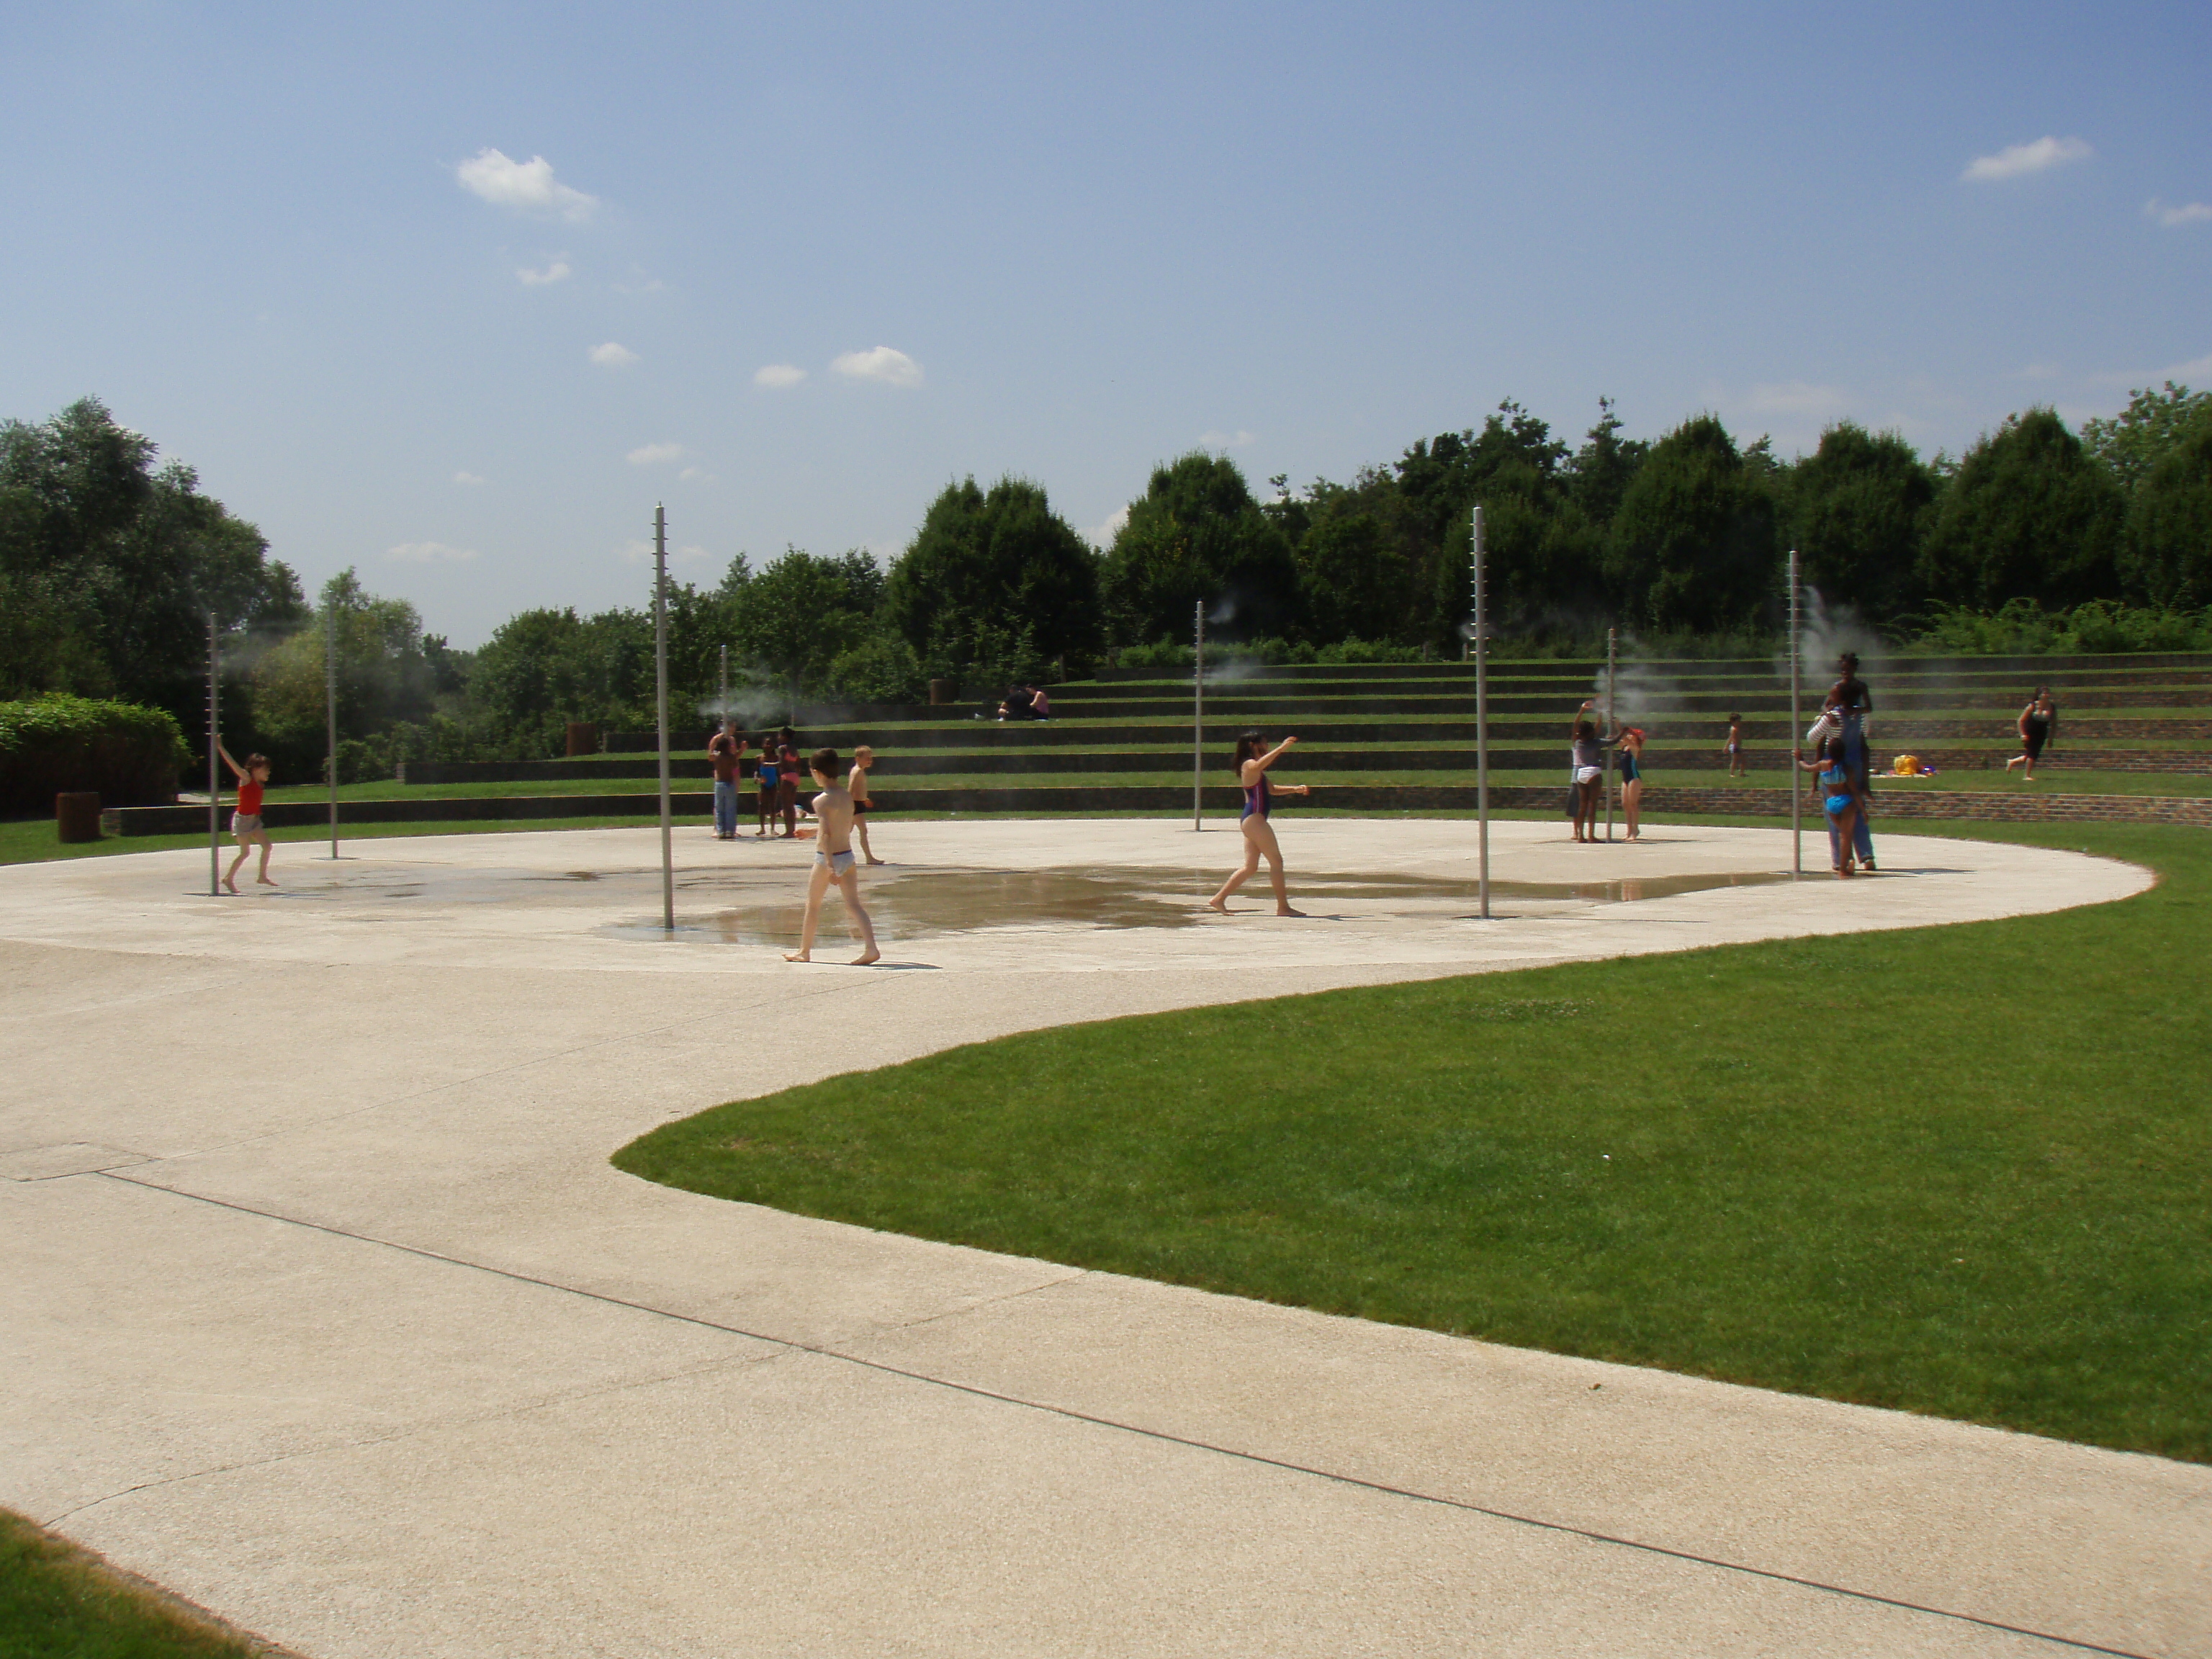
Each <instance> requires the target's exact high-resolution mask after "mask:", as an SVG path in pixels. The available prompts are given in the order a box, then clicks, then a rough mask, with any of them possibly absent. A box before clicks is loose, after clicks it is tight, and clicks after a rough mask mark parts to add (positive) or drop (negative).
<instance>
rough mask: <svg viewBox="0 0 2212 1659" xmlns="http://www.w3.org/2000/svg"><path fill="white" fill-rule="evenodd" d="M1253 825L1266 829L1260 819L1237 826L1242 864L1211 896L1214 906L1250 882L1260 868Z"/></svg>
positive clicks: (1253, 819) (1258, 848) (1253, 818)
mask: <svg viewBox="0 0 2212 1659" xmlns="http://www.w3.org/2000/svg"><path fill="white" fill-rule="evenodd" d="M1255 823H1256V824H1258V825H1259V826H1260V827H1261V829H1266V828H1267V819H1265V818H1261V817H1249V818H1246V819H1245V820H1244V821H1243V823H1241V824H1239V825H1238V826H1237V827H1238V828H1239V829H1242V830H1243V832H1244V862H1243V863H1242V864H1240V865H1238V866H1237V868H1236V869H1235V870H1233V871H1231V872H1230V876H1229V879H1228V880H1226V881H1225V882H1223V883H1222V884H1221V890H1220V891H1219V892H1218V893H1216V894H1215V895H1214V896H1213V902H1215V903H1216V904H1218V903H1220V902H1221V901H1222V900H1224V899H1225V898H1227V897H1228V896H1230V895H1231V893H1233V892H1235V891H1236V890H1237V889H1238V888H1240V887H1242V886H1243V884H1245V883H1246V882H1248V881H1249V880H1251V879H1252V876H1253V872H1255V871H1256V870H1258V869H1259V867H1260V843H1259V842H1257V841H1255V840H1254V839H1253V836H1252V826H1253V825H1254V824H1255Z"/></svg>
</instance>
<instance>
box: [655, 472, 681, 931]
mask: <svg viewBox="0 0 2212 1659" xmlns="http://www.w3.org/2000/svg"><path fill="white" fill-rule="evenodd" d="M653 699H654V702H655V703H656V705H657V706H658V708H659V714H660V925H661V927H664V928H665V929H666V930H667V931H668V932H669V933H674V932H675V931H676V844H675V838H674V832H673V831H672V829H671V828H670V824H669V813H668V513H667V511H666V509H665V508H664V507H659V506H658V505H656V506H655V507H653Z"/></svg>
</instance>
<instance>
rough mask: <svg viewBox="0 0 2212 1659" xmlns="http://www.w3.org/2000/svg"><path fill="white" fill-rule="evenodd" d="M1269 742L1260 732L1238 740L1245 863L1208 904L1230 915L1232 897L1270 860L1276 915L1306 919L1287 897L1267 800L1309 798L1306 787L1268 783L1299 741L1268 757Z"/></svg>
mask: <svg viewBox="0 0 2212 1659" xmlns="http://www.w3.org/2000/svg"><path fill="white" fill-rule="evenodd" d="M1297 741H1298V740H1297V738H1284V739H1283V740H1282V741H1281V742H1280V743H1279V744H1276V745H1275V746H1274V747H1273V749H1269V750H1267V752H1266V753H1265V754H1262V753H1261V752H1260V751H1261V749H1263V748H1265V747H1266V744H1267V739H1266V738H1263V737H1261V735H1260V734H1259V733H1258V732H1246V733H1245V734H1244V735H1243V737H1241V738H1237V782H1238V783H1240V784H1242V785H1243V787H1244V816H1243V819H1242V821H1241V822H1240V823H1239V824H1238V826H1237V827H1238V828H1239V829H1243V832H1244V862H1243V864H1242V865H1241V866H1238V867H1237V870H1236V871H1235V872H1233V873H1232V874H1231V876H1230V878H1229V879H1228V880H1226V881H1225V882H1223V883H1222V884H1221V890H1220V891H1219V892H1218V893H1216V894H1215V895H1214V896H1212V898H1210V899H1208V900H1207V901H1206V908H1207V909H1209V910H1218V911H1220V912H1221V914H1222V915H1228V914H1229V896H1230V895H1231V893H1233V892H1235V891H1236V890H1237V889H1238V888H1240V887H1242V886H1243V884H1245V883H1246V882H1248V881H1249V880H1250V879H1251V878H1253V876H1254V875H1255V874H1256V873H1258V871H1259V868H1260V860H1261V858H1263V857H1264V858H1265V859H1266V860H1267V875H1268V878H1269V879H1270V880H1272V881H1273V883H1274V885H1275V914H1276V915H1279V916H1297V915H1304V914H1305V913H1304V911H1303V910H1293V909H1291V901H1290V896H1289V895H1288V893H1287V892H1286V891H1285V889H1284V885H1283V849H1282V848H1280V847H1279V846H1278V845H1277V844H1276V842H1275V826H1274V825H1273V824H1272V823H1268V822H1267V808H1268V798H1269V797H1270V796H1271V795H1272V794H1273V793H1274V792H1275V791H1276V789H1277V788H1278V787H1279V788H1280V790H1281V792H1282V793H1284V794H1285V795H1304V794H1310V793H1312V791H1310V789H1308V788H1307V787H1306V786H1305V785H1304V784H1303V783H1285V784H1282V785H1279V786H1278V785H1274V784H1271V783H1269V782H1268V781H1267V769H1268V768H1269V767H1271V766H1273V764H1274V763H1276V762H1277V761H1279V760H1280V759H1281V758H1282V757H1283V756H1284V754H1285V752H1286V751H1287V750H1291V749H1292V748H1294V747H1296V746H1297Z"/></svg>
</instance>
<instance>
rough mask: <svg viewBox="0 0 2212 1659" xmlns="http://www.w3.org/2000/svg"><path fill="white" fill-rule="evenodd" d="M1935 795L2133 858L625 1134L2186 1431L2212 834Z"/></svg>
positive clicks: (1034, 1235)
mask: <svg viewBox="0 0 2212 1659" xmlns="http://www.w3.org/2000/svg"><path fill="white" fill-rule="evenodd" d="M1916 827H1917V828H1926V829H1934V828H1935V827H1936V826H1916ZM1942 832H1943V833H1950V834H1960V835H1966V836H1983V837H1986V838H1989V839H1996V840H2013V841H2026V842H2044V843H2046V844H2056V845H2063V846H2066V847H2069V848H2084V849H2087V850H2093V851H2095V852H2097V853H2100V854H2106V855H2109V856H2114V857H2120V858H2126V859H2130V860H2139V861H2141V862H2143V863H2146V864H2149V865H2151V866H2154V867H2155V868H2156V869H2157V870H2158V871H2159V872H2160V876H2161V880H2160V884H2159V885H2158V886H2157V887H2156V888H2154V890H2151V891H2149V892H2148V893H2146V894H2143V895H2142V896H2137V897H2136V898H2134V899H2130V900H2128V901H2126V902H2122V903H2119V904H2114V905H2106V906H2100V907H2095V908H2087V909H2082V910H2075V911H2069V912H2062V913H2058V914H2055V915H2043V916H2031V917H2021V918H2017V919H2013V920H2008V921H1993V922H1982V923H1975V924H1971V925H1965V926H1957V927H1936V928H1924V929H1911V930H1905V931H1899V932H1894V933H1881V934H1869V935H1860V936H1854V937H1845V938H1837V939H1818V940H1809V941H1808V940H1794V941H1785V942H1776V943H1772V944H1765V945H1743V946H1731V947H1727V948H1723V949H1717V950H1709V951H1696V952H1691V953H1686V954H1683V955H1679V956H1666V957H1640V958H1633V959H1626V960H1621V961H1615V962H1607V963H1586V964H1576V965H1571V966H1564V967H1557V968H1547V969H1534V970H1529V971H1524V972H1521V973H1514V974H1497V975H1476V976H1473V977H1468V978H1462V979H1454V980H1446V981H1430V982H1426V983H1420V984H1413V985H1401V986H1391V987H1377V988H1372V989H1359V990H1348V991H1338V992H1330V993H1327V994H1321V995H1316V996H1305V997H1297V998H1290V999H1282V1000H1266V1001H1257V1002H1248V1003H1241V1004H1237V1005H1233V1006H1226V1007H1215V1008H1205V1009H1197V1010H1193V1011H1190V1012H1182V1013H1171V1014H1162V1015H1156V1016H1149V1017H1145V1018H1133V1019H1123V1020H1115V1021H1109V1022H1105V1023H1103V1024H1091V1025H1079V1026H1072V1027H1063V1028H1060V1029H1057V1030H1048V1031H1040V1032H1035V1033H1030V1034H1027V1035H1024V1036H1015V1037H1009V1038H1006V1039H1003V1040H1001V1041H998V1042H988V1043H982V1044H977V1045H974V1046H971V1047H968V1048H957V1049H954V1050H951V1051H950V1052H948V1053H945V1054H937V1055H933V1056H930V1057H928V1058H927V1059H923V1060H916V1061H914V1062H911V1063H909V1064H907V1065H902V1066H891V1067H888V1068H885V1069H883V1070H880V1071H877V1072H873V1073H861V1074H855V1075H851V1076H847V1077H842V1078H836V1079H829V1080H828V1081H825V1082H823V1083H820V1084H817V1085H811V1086H809V1087H805V1088H800V1089H794V1090H790V1091H785V1092H782V1093H780V1094H776V1095H773V1096H769V1097H764V1098H763V1099H759V1100H750V1101H741V1102H737V1103H731V1104H728V1105H725V1106H720V1107H717V1108H714V1109H712V1110H710V1111H708V1112H705V1113H702V1114H700V1115H697V1116H695V1117H693V1118H690V1119H688V1120H685V1121H682V1122H679V1123H675V1124H671V1125H669V1126H667V1127H664V1128H662V1129H659V1130H657V1131H655V1132H654V1133H652V1134H649V1135H647V1136H645V1137H644V1138H643V1139H640V1140H638V1141H635V1142H634V1143H632V1144H631V1145H630V1146H627V1147H625V1148H623V1150H622V1151H621V1152H619V1153H618V1154H617V1157H616V1159H615V1161H616V1163H617V1164H618V1165H619V1166H620V1167H622V1168H623V1169H625V1170H629V1171H631V1172H632V1173H634V1174H636V1175H639V1176H644V1177H646V1178H647V1179H649V1180H654V1181H659V1182H666V1183H667V1184H670V1185H672V1186H678V1187H684V1188H690V1189H691V1190H693V1191H696V1192H702V1193H708V1194H715V1195H717V1196H720V1197H725V1198H731V1199H739V1200H746V1201H750V1202H754V1203H760V1204H765V1205H770V1206H775V1207H777V1208H781V1209H786V1210H792V1211H796V1212H800V1213H804V1214H808V1215H816V1216H823V1217H828V1218H833V1219H836V1220H841V1221H848V1222H854V1223H858V1224H860V1225H866V1226H870V1227H877V1228H884V1229H889V1230H891V1231H898V1232H905V1233H910V1234H916V1235H919V1236H921V1237H929V1238H936V1239H943V1240H949V1241H951V1242H955V1243H963V1244H972V1245H976V1246H980V1247H982V1248H985V1249H995V1250H1004V1251H1008V1252H1011V1253H1013V1254H1017V1255H1034V1256H1042V1257H1045V1258H1048V1259H1050V1260H1054V1261H1063V1262H1068V1263H1072V1264H1077V1265H1081V1266H1085V1267H1096V1268H1101V1269H1106V1270H1109V1271H1112V1272H1116V1273H1132V1274H1136V1275H1139V1276H1141V1277H1145V1278H1151V1279H1164V1280H1169V1281H1172V1282H1175V1283H1180V1284H1186V1285H1198V1286H1200V1287H1202V1288H1205V1289H1208V1290H1215V1291H1229V1292H1232V1293H1235V1294H1238V1295H1243V1296H1251V1297H1263V1298H1266V1299H1268V1300H1273V1301H1279V1302H1284V1303H1291V1304H1298V1305H1302V1306H1306V1307H1312V1308H1318V1309H1322V1310H1328V1311H1331V1312H1336V1313H1344V1314H1352V1315H1358V1316H1363V1317H1365V1318H1370V1319H1377V1320H1384V1321H1389V1322H1397V1323H1404V1324H1411V1325H1421V1326H1426V1327H1430V1328H1435V1329H1438V1330H1443V1331H1450V1332H1456V1333H1463V1334H1469V1335H1474V1336H1479V1337H1484V1338H1487V1339H1490V1340H1497V1341H1502V1342H1509V1343H1514V1344H1518V1345H1523V1346H1531V1347H1537V1348H1546V1349H1551V1350H1554V1351H1557V1352H1568V1353H1577V1354H1585V1355H1590V1356H1594V1357H1597V1358H1607V1359H1613V1360H1620V1361H1625V1362H1628V1363H1631V1364H1649V1365H1657V1366H1662V1367H1666V1368H1668V1369H1672V1370H1681V1371H1686V1372H1693V1373H1697V1374H1700V1375H1704V1376H1715V1377H1720V1378H1723V1379H1727V1380H1730V1381H1735V1382H1741V1383H1755V1384H1759V1385H1762V1386H1765V1387H1768V1388H1775V1389H1789V1390H1793V1391H1796V1392H1802V1393H1808V1394H1815V1395H1826V1396H1828V1397H1831V1398H1834V1399H1839V1400H1850V1401H1863V1402H1866V1403H1869V1404H1875V1405H1881V1406H1887V1407H1901V1408H1904V1409H1907V1410H1912V1411H1919V1412H1926V1413H1936V1414H1940V1415H1943V1416H1947V1417H1954V1418H1960V1419H1972V1420H1975V1421H1979V1422H1984V1423H1990V1424H1996V1425H2003V1426H2006V1427H2009V1428H2015V1429H2021V1430H2027V1431H2033V1432H2036V1433H2040V1434H2047V1435H2057V1436H2061V1437H2066V1438H2069V1439H2075V1440H2082V1441H2090V1442H2094V1443H2101V1444H2104V1445H2108V1446H2116V1447H2124V1448H2128V1449H2137V1450H2142V1451H2150V1452H2157V1453H2161V1454H2164V1455H2169V1456H2176V1457H2185V1458H2194V1459H2198V1460H2206V1459H2208V1458H2212V1396H2209V1395H2208V1394H2207V1391H2206V1389H2205V1388H2204V1383H2203V1379H2204V1378H2205V1377H2206V1376H2212V1248H2208V1247H2212V1108H2208V1104H2207V1098H2208V1096H2207V1091H2206V1089H2205V1087H2204V1085H2203V1075H2202V1064H2203V1056H2204V1055H2205V1054H2208V1053H2212V1012H2209V1011H2208V1006H2207V1002H2206V1000H2205V998H2204V997H2203V993H2202V975H2201V962H2202V958H2203V951H2204V946H2205V944H2206V942H2207V939H2208V922H2212V910H2209V909H2208V901H2212V839H2208V838H2207V837H2206V836H2205V835H2204V833H2203V831H2201V830H2194V829H2169V828H2160V827H2149V826H2143V827H2137V826H2107V825H2081V826H2069V827H2064V828H2057V827H2052V828H2049V829H2045V828H2042V827H2034V828H2029V827H2026V826H2021V827H2018V828H2015V827H2014V826H1997V825H1986V826H1984V825H1974V826H1966V825H1946V826H1942ZM1892 890H1893V891H1894V892H1895V894H1896V896H1897V902H1898V904H1899V907H1900V910H1901V912H1902V911H1905V909H1906V907H1909V906H1910V903H1911V886H1910V884H1908V883H1905V882H1903V881H1899V882H1898V883H1897V884H1895V885H1894V887H1893V889H1892ZM1254 988H1255V990H1260V989H1264V984H1263V983H1255V986H1254Z"/></svg>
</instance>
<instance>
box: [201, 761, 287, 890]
mask: <svg viewBox="0 0 2212 1659" xmlns="http://www.w3.org/2000/svg"><path fill="white" fill-rule="evenodd" d="M215 747H216V753H217V754H219V755H221V756H222V758H223V761H224V763H225V764H227V765H228V767H229V768H230V769H231V770H232V771H233V772H234V773H236V774H237V775H238V810H237V811H234V812H233V813H232V814H231V815H230V833H231V834H232V835H233V836H236V837H237V838H238V856H237V857H236V858H234V859H233V860H231V861H230V869H229V871H228V872H227V873H226V874H225V875H224V876H223V878H222V884H223V885H224V886H225V887H228V889H229V890H231V891H232V892H234V893H235V892H236V891H237V890H238V866H240V865H241V864H243V863H245V862H246V854H248V853H249V852H251V851H252V849H253V848H256V847H258V848H260V849H261V869H260V872H259V873H258V875H256V876H255V878H254V879H255V880H256V881H258V882H259V883H260V884H262V885H263V886H264V887H274V886H275V885H276V883H275V882H273V881H271V880H270V879H269V854H270V852H271V850H273V849H272V848H270V845H269V832H268V831H267V830H266V829H263V828H262V827H261V792H262V790H263V789H264V787H267V785H268V782H269V757H267V756H266V755H248V756H247V757H246V764H245V765H243V766H240V764H239V763H237V762H236V761H234V760H232V759H231V757H230V750H228V749H226V748H224V747H223V746H222V738H216V740H215Z"/></svg>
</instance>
